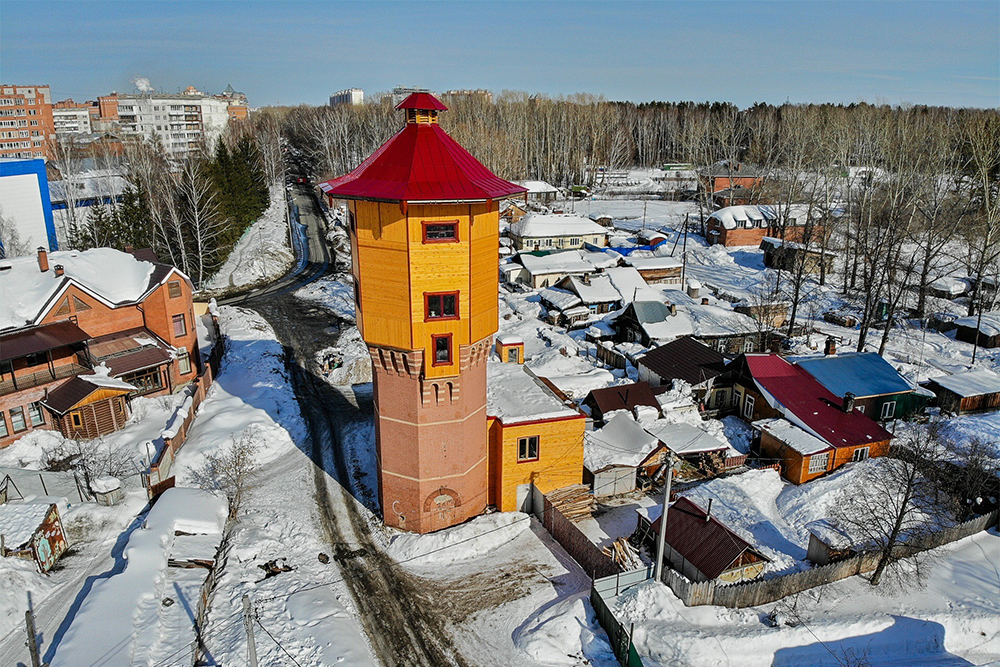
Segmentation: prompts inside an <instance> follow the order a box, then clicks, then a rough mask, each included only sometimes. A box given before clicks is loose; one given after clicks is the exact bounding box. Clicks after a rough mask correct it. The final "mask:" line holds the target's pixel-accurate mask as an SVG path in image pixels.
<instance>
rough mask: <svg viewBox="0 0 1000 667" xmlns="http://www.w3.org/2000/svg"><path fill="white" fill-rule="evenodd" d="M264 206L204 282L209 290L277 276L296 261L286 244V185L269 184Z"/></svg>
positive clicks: (272, 278)
mask: <svg viewBox="0 0 1000 667" xmlns="http://www.w3.org/2000/svg"><path fill="white" fill-rule="evenodd" d="M270 197H271V202H270V204H269V205H268V207H267V209H266V210H265V211H264V213H263V214H262V215H261V216H260V218H259V219H258V220H256V221H255V222H254V223H253V224H252V225H250V227H248V228H247V230H246V232H244V234H243V236H242V237H240V240H239V241H237V243H236V245H235V246H234V247H233V250H232V252H231V253H230V254H229V257H228V258H226V261H225V263H224V264H223V265H222V266H221V267H219V270H218V272H217V273H216V274H215V275H214V276H212V277H211V278H210V279H209V280H208V281H207V282H206V283H205V285H204V288H205V289H208V290H225V289H230V288H234V287H243V286H246V285H252V284H256V283H262V282H267V281H269V280H274V279H275V278H279V277H280V276H281V275H283V274H284V273H285V271H287V270H288V269H289V268H290V267H291V265H292V263H293V262H294V261H295V256H294V254H293V253H292V251H291V248H289V246H288V221H287V220H286V219H285V213H286V206H285V189H284V186H283V185H282V184H281V183H274V184H272V185H271V187H270Z"/></svg>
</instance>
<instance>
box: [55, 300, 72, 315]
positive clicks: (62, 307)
mask: <svg viewBox="0 0 1000 667" xmlns="http://www.w3.org/2000/svg"><path fill="white" fill-rule="evenodd" d="M69 312H70V311H69V299H63V300H62V303H60V304H59V310H57V311H56V315H69Z"/></svg>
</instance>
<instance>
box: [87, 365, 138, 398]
mask: <svg viewBox="0 0 1000 667" xmlns="http://www.w3.org/2000/svg"><path fill="white" fill-rule="evenodd" d="M77 377H79V378H80V379H81V380H85V381H87V382H89V383H90V384H92V385H94V386H95V387H104V388H106V389H123V390H125V391H135V390H136V389H138V387H135V386H133V385H131V384H129V383H128V382H125V381H124V380H119V379H118V378H114V377H111V369H110V368H108V367H107V366H106V365H105V364H103V363H101V364H100V365H98V366H95V367H94V372H93V374H91V375H78V376H77Z"/></svg>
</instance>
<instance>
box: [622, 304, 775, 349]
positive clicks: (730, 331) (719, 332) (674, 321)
mask: <svg viewBox="0 0 1000 667" xmlns="http://www.w3.org/2000/svg"><path fill="white" fill-rule="evenodd" d="M667 298H668V299H669V300H670V303H663V302H661V301H635V302H633V303H630V304H629V305H628V306H626V307H625V309H624V310H623V311H622V312H621V314H619V315H618V316H617V317H616V318H615V321H614V327H615V341H616V342H620V343H621V342H625V343H639V344H641V345H643V346H645V347H651V346H653V345H656V344H659V343H665V342H669V341H672V340H675V339H677V338H682V337H684V336H691V337H693V338H695V339H697V340H699V341H701V342H702V343H704V344H706V345H708V346H709V347H711V348H713V349H715V350H718V351H719V352H721V353H722V354H732V355H735V354H739V353H741V352H746V351H751V352H752V351H757V350H760V349H762V346H763V345H764V344H765V343H766V340H767V335H766V331H762V327H761V326H760V325H758V323H756V322H754V321H753V320H752V319H750V318H749V317H747V316H746V315H743V314H741V313H737V312H735V311H733V310H729V309H726V308H723V307H721V306H716V305H711V304H709V303H707V300H708V299H707V298H705V299H702V300H701V301H700V302H699V301H698V300H696V299H692V298H691V297H689V296H688V295H687V294H685V293H683V292H680V291H677V290H670V291H669V292H668V295H667Z"/></svg>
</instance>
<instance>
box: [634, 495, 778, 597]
mask: <svg viewBox="0 0 1000 667" xmlns="http://www.w3.org/2000/svg"><path fill="white" fill-rule="evenodd" d="M706 517H708V519H707V520H706ZM659 531H660V519H657V520H656V521H654V522H653V534H654V535H658V534H659ZM667 544H669V545H670V546H671V547H672V548H673V549H674V550H675V551H677V552H678V553H680V555H681V556H683V557H684V560H686V561H688V562H689V563H691V565H693V566H694V567H695V568H696V569H697V570H698V571H699V572H701V573H702V574H704V575H705V576H706V577H707V578H708V579H715V578H716V577H718V576H719V575H720V574H722V573H723V572H725V571H726V570H728V569H729V567H730V566H731V565H732V564H733V563H734V562H735V561H736V559H738V558H739V557H740V556H742V555H743V553H744V552H746V551H752V552H753V553H754V555H755V556H757V557H758V558H760V559H761V560H764V561H770V559H769V558H767V557H765V556H764V555H762V554H761V553H760V552H758V551H757V550H756V549H754V548H753V547H752V546H750V544H749V543H748V542H747V541H746V540H744V539H743V538H742V537H740V536H739V535H737V534H736V533H734V532H733V531H731V530H730V529H729V528H727V527H726V526H725V525H724V524H723V523H722V522H721V521H719V520H718V519H716V518H715V517H714V516H713V517H709V516H708V513H707V512H705V510H703V509H702V508H701V507H699V506H698V505H696V504H695V503H694V502H693V501H691V500H689V499H687V498H678V499H677V500H676V501H675V502H674V504H673V505H671V506H670V509H669V511H668V512H667Z"/></svg>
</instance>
